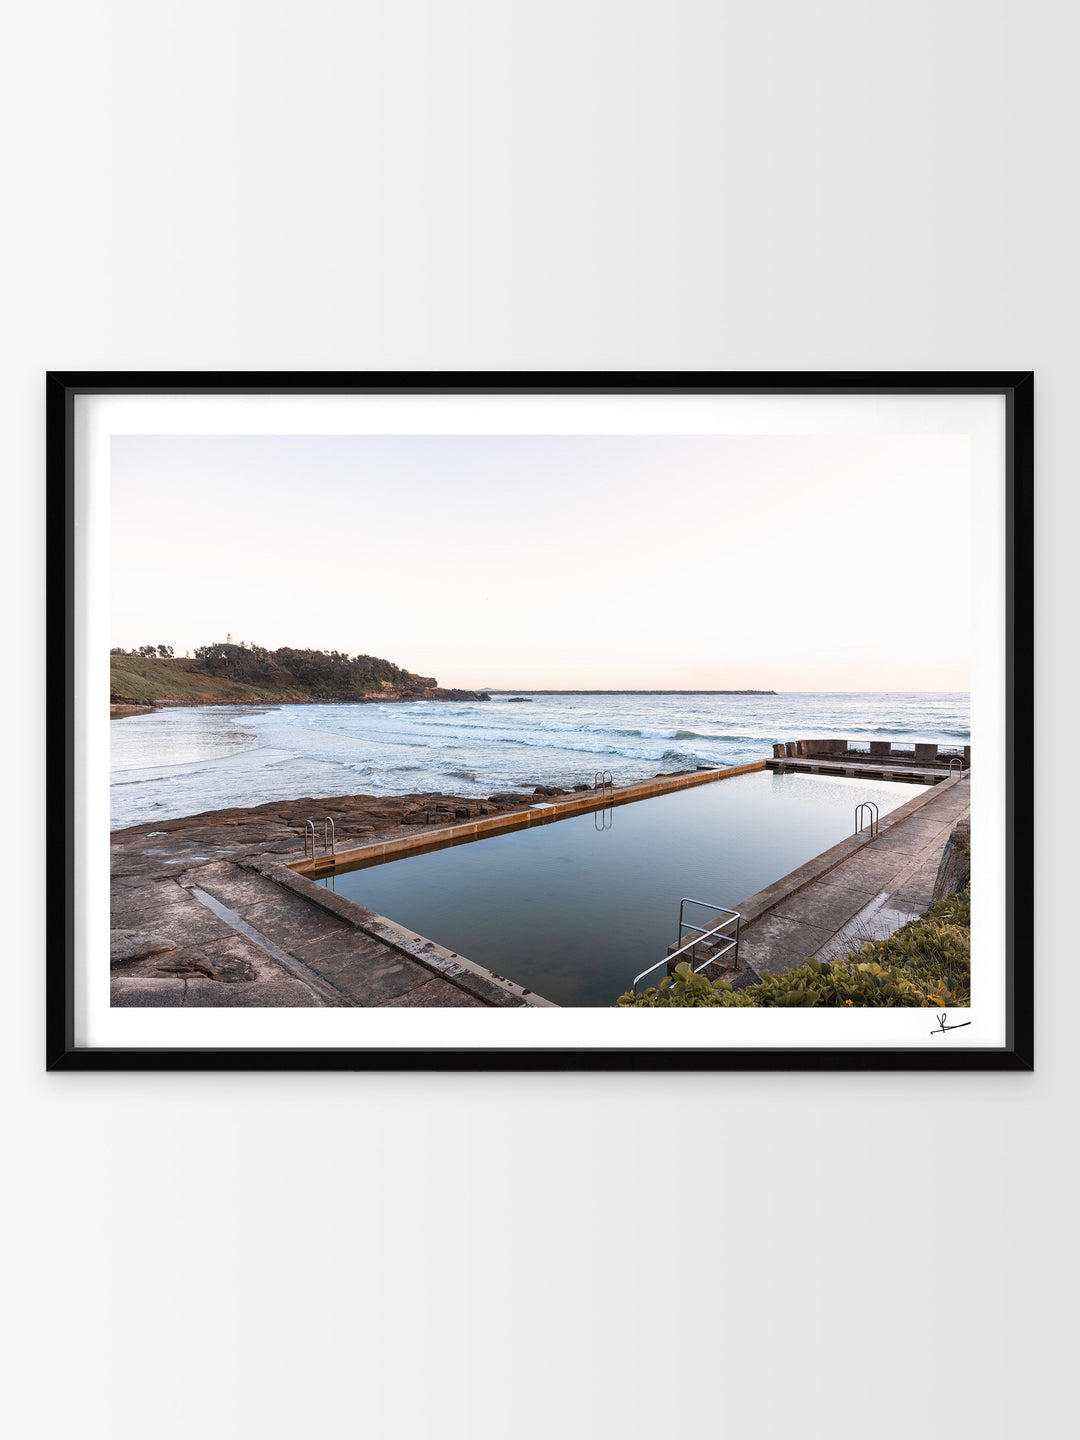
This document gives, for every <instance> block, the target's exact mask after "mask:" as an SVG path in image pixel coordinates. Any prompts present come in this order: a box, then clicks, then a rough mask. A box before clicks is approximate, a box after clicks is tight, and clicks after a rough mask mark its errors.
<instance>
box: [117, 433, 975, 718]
mask: <svg viewBox="0 0 1080 1440" xmlns="http://www.w3.org/2000/svg"><path fill="white" fill-rule="evenodd" d="M111 481H112V484H111V490H112V495H111V529H112V547H111V566H112V638H111V644H113V645H119V646H123V647H124V648H125V649H128V648H131V647H133V646H136V645H140V644H154V645H158V644H166V645H172V646H173V648H174V650H175V651H176V653H177V654H178V655H183V654H184V652H185V651H187V650H191V651H193V650H194V649H195V647H196V646H198V645H202V644H207V643H209V642H211V641H218V640H224V639H225V638H226V635H229V634H231V636H232V638H233V640H234V641H238V640H246V641H249V642H254V643H257V644H260V645H265V646H267V647H268V648H270V649H276V648H277V647H279V646H282V645H291V646H297V647H310V648H312V649H320V650H343V651H347V652H348V653H349V654H357V653H364V654H369V655H378V656H381V657H382V658H384V659H387V660H391V661H393V662H394V663H395V664H397V665H401V666H403V667H404V668H405V669H407V670H411V671H414V672H416V673H418V674H421V675H432V676H435V677H436V678H437V680H438V681H439V683H440V684H441V685H447V686H461V687H468V688H476V687H479V686H490V687H493V688H511V689H513V688H519V689H529V688H533V689H541V688H550V689H572V688H575V687H580V688H585V689H622V688H625V689H768V690H966V689H967V688H968V654H969V645H970V607H971V601H970V588H971V573H970V534H971V525H970V518H971V509H970V506H971V500H970V458H969V449H968V442H967V440H966V439H965V438H961V437H956V436H941V435H934V436H930V435H928V436H918V435H892V436H889V435H882V436H865V435H864V436H851V437H845V436H766V435H760V436H754V435H745V436H663V435H646V436H628V435H611V436H604V435H593V436H580V435H574V436H547V435H538V436H528V435H525V436H522V435H511V436H499V435H490V436H475V437H473V436H428V435H424V436H406V435H401V436H398V435H394V436H362V435H359V436H330V435H327V436H310V435H295V436H293V435H283V436H244V435H233V436H212V435H207V436H183V435H177V436H169V435H156V436H134V435H131V436H123V435H122V436H114V437H113V441H112V476H111Z"/></svg>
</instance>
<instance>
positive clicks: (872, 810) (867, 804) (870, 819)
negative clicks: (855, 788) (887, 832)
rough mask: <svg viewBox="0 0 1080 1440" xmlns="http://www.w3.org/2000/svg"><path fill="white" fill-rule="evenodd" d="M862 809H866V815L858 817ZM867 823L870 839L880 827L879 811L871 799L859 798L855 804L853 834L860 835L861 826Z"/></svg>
mask: <svg viewBox="0 0 1080 1440" xmlns="http://www.w3.org/2000/svg"><path fill="white" fill-rule="evenodd" d="M864 810H865V811H866V816H865V817H863V818H861V819H860V816H862V812H863V811H864ZM868 823H869V826H870V839H871V840H872V839H873V838H874V836H875V835H876V834H877V833H878V831H879V830H880V829H881V811H880V810H879V809H878V807H877V806H876V805H875V804H874V802H873V800H860V801H859V803H858V805H856V806H855V834H856V835H861V834H862V831H863V826H864V825H866V824H868Z"/></svg>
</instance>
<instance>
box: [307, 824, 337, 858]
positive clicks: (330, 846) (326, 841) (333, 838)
mask: <svg viewBox="0 0 1080 1440" xmlns="http://www.w3.org/2000/svg"><path fill="white" fill-rule="evenodd" d="M328 827H329V828H328ZM318 836H319V832H318V831H317V830H316V828H315V821H314V820H305V821H304V859H305V860H306V859H307V856H308V840H309V838H310V841H311V858H312V860H314V859H315V856H316V854H317V853H318V850H317V845H318ZM322 848H323V854H324V855H330V856H335V855H336V854H337V829H336V827H335V825H334V817H333V816H332V815H327V816H325V817H324V819H323V826H322Z"/></svg>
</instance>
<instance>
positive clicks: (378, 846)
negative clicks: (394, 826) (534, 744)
mask: <svg viewBox="0 0 1080 1440" xmlns="http://www.w3.org/2000/svg"><path fill="white" fill-rule="evenodd" d="M768 768H769V765H768V761H766V760H753V761H750V762H749V763H748V764H746V765H728V766H725V767H723V768H722V769H719V770H706V771H700V772H696V773H693V774H687V775H665V776H663V777H662V778H659V777H658V778H655V779H652V780H636V781H632V782H631V783H630V784H628V785H622V786H619V787H617V788H613V789H612V790H610V791H609V792H608V794H607V798H606V799H598V798H597V797H598V794H599V793H600V792H598V791H595V790H590V791H589V792H588V793H587V794H579V795H575V796H574V797H573V798H568V799H565V800H553V801H551V802H549V803H546V804H537V805H535V806H534V807H533V808H532V809H529V810H512V811H507V812H506V813H504V814H501V815H488V816H485V817H484V818H483V819H480V820H465V821H461V822H460V823H458V824H456V825H440V826H437V827H436V828H434V829H429V828H428V827H426V826H425V827H424V828H423V830H422V831H418V832H417V833H416V834H414V835H403V836H400V837H399V838H398V839H396V840H382V841H372V842H370V843H368V844H366V845H357V846H355V847H353V848H352V849H351V850H339V851H338V852H337V853H336V854H334V855H320V856H318V857H317V858H315V859H305V860H294V861H291V862H289V863H288V864H287V865H286V866H285V867H283V868H286V869H288V870H291V871H292V872H293V873H294V874H295V875H299V876H308V875H312V876H316V877H317V878H318V879H320V880H321V879H325V878H326V877H327V876H330V875H339V874H342V873H343V872H345V871H347V870H356V869H360V868H361V867H362V866H363V865H365V864H366V863H367V862H368V861H370V860H376V859H383V858H385V857H386V856H389V855H406V854H408V853H409V852H410V851H413V850H431V849H436V848H439V847H441V846H444V845H453V844H455V843H456V842H458V841H462V840H475V839H479V838H480V837H481V836H487V835H498V834H501V833H503V832H505V831H509V830H522V829H527V828H528V827H529V826H532V825H550V824H552V823H553V822H554V821H556V820H562V819H565V818H566V817H568V816H570V815H585V814H588V813H589V811H592V810H603V809H606V808H607V807H608V806H615V805H628V804H630V803H631V802H633V801H635V800H648V799H650V798H652V797H653V796H654V795H667V794H669V793H671V792H672V791H675V790H686V789H689V788H690V787H691V786H695V785H709V784H712V783H714V782H715V781H718V780H729V779H731V778H732V777H733V776H735V775H750V774H753V773H755V772H758V771H763V770H766V769H768ZM883 823H884V822H883ZM320 893H324V892H322V891H320ZM372 913H373V912H372Z"/></svg>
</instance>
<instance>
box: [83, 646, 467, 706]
mask: <svg viewBox="0 0 1080 1440" xmlns="http://www.w3.org/2000/svg"><path fill="white" fill-rule="evenodd" d="M147 648H149V647H147ZM109 659H110V662H111V677H112V678H111V683H110V687H109V688H110V690H111V698H112V701H113V703H114V704H134V705H141V704H149V705H161V704H166V705H167V704H174V705H176V704H179V705H230V704H233V705H243V704H253V703H258V702H259V701H276V702H278V703H281V702H283V701H290V700H291V701H296V700H324V701H357V700H359V701H364V700H374V699H380V700H403V699H409V700H420V699H431V700H452V699H461V700H466V699H477V698H479V696H478V695H476V694H475V693H474V692H473V691H467V690H442V689H440V688H439V686H438V683H437V682H436V681H435V680H434V679H433V678H430V677H428V676H424V675H413V674H412V673H411V672H410V671H408V670H402V669H401V668H400V667H399V666H397V665H394V664H392V663H391V662H390V661H389V660H380V659H379V658H378V657H377V656H373V655H353V656H349V655H343V654H341V653H339V652H338V651H336V650H292V649H282V650H275V651H272V652H271V651H269V650H264V649H262V648H261V647H260V646H257V645H243V646H241V645H233V644H231V643H228V642H226V643H225V644H215V645H204V646H202V647H201V648H200V649H198V650H197V651H196V652H195V654H194V656H193V657H192V658H190V659H187V658H185V659H182V660H181V659H176V658H174V657H172V656H167V657H166V656H157V655H130V654H122V653H115V652H114V653H113V654H112V655H110V657H109Z"/></svg>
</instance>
